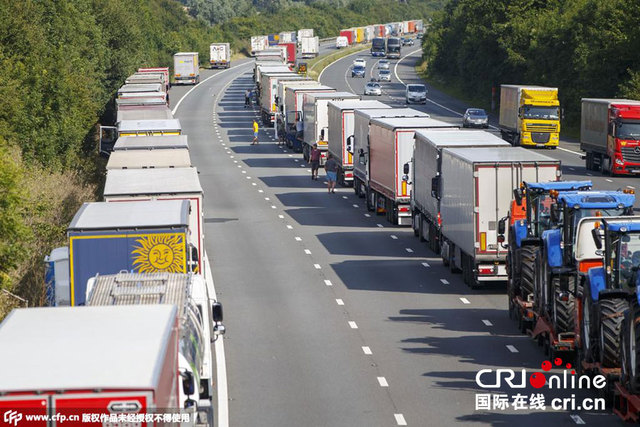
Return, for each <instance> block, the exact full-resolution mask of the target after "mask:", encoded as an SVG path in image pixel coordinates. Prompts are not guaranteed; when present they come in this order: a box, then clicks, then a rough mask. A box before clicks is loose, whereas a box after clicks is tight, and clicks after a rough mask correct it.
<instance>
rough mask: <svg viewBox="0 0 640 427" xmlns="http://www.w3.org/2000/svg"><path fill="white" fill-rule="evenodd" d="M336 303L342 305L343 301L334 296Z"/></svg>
mask: <svg viewBox="0 0 640 427" xmlns="http://www.w3.org/2000/svg"><path fill="white" fill-rule="evenodd" d="M336 304H338V305H344V301H342V300H341V299H340V298H336Z"/></svg>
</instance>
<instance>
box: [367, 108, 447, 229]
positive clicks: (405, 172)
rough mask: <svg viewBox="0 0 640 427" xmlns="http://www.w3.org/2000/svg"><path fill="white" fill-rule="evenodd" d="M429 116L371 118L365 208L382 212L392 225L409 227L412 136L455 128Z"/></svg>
mask: <svg viewBox="0 0 640 427" xmlns="http://www.w3.org/2000/svg"><path fill="white" fill-rule="evenodd" d="M455 128H457V125H452V124H450V123H447V122H443V121H441V120H436V119H432V118H430V117H412V118H407V117H393V118H378V119H372V120H371V124H370V125H369V151H368V153H367V155H366V158H367V163H368V164H369V181H368V183H367V188H368V190H369V194H368V197H367V207H368V209H369V210H372V211H373V210H375V211H376V213H385V214H386V216H387V220H388V221H389V222H391V223H392V224H397V225H411V209H410V201H411V200H410V196H411V185H412V184H411V181H410V180H409V174H410V172H411V171H410V167H411V160H412V159H413V144H414V138H413V137H414V134H415V131H416V130H418V129H455Z"/></svg>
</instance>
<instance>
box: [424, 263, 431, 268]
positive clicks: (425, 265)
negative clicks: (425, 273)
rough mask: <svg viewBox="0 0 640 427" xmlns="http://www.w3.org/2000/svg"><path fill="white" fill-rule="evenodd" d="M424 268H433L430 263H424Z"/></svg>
mask: <svg viewBox="0 0 640 427" xmlns="http://www.w3.org/2000/svg"><path fill="white" fill-rule="evenodd" d="M422 266H423V267H425V268H429V267H431V266H430V265H429V263H428V262H423V263H422Z"/></svg>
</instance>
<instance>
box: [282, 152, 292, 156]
mask: <svg viewBox="0 0 640 427" xmlns="http://www.w3.org/2000/svg"><path fill="white" fill-rule="evenodd" d="M287 152H288V151H287V150H283V153H287ZM289 157H292V156H291V154H289Z"/></svg>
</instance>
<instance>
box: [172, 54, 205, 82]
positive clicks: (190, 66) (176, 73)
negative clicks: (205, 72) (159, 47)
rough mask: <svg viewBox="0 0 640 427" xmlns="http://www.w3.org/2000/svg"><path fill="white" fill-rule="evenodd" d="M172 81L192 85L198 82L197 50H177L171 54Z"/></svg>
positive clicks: (198, 60) (198, 62)
mask: <svg viewBox="0 0 640 427" xmlns="http://www.w3.org/2000/svg"><path fill="white" fill-rule="evenodd" d="M173 81H174V83H175V84H194V85H195V84H198V83H199V82H200V59H199V57H198V52H178V53H176V54H174V55H173Z"/></svg>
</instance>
